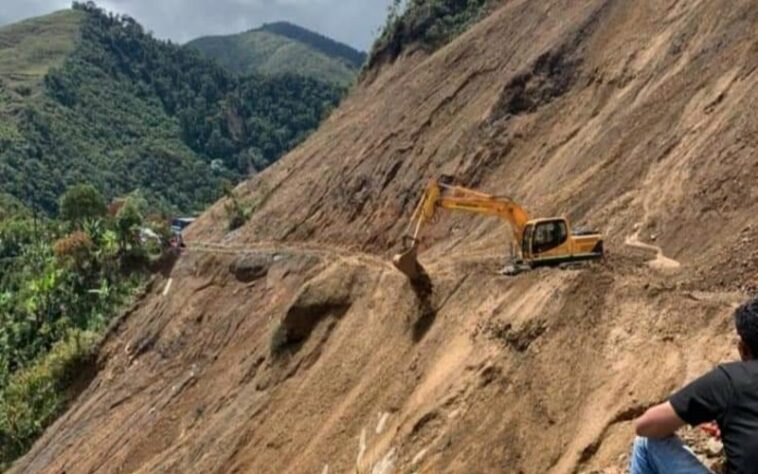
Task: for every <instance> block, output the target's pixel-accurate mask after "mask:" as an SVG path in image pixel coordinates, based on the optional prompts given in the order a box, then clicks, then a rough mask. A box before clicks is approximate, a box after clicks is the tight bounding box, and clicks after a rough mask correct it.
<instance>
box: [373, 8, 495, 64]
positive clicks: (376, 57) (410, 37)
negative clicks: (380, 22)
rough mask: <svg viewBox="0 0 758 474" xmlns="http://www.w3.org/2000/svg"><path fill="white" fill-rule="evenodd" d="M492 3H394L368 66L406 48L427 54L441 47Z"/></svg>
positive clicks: (480, 16)
mask: <svg viewBox="0 0 758 474" xmlns="http://www.w3.org/2000/svg"><path fill="white" fill-rule="evenodd" d="M490 3H491V0H408V2H406V3H405V4H403V2H402V1H401V0H394V2H393V4H392V6H391V7H390V11H389V15H388V17H387V23H386V25H385V27H384V30H383V31H382V34H381V35H380V36H379V39H378V40H376V42H375V43H374V46H373V48H372V51H371V56H370V58H369V61H368V66H369V67H371V66H374V65H375V64H377V63H379V62H380V61H387V60H388V61H392V60H394V59H395V58H396V57H398V56H399V55H400V53H402V52H403V51H404V50H405V49H406V48H407V47H408V46H410V45H412V44H417V45H419V46H421V47H422V48H424V49H426V50H428V51H434V50H436V49H437V48H440V47H441V46H444V45H445V44H447V43H448V42H450V41H451V40H453V39H454V38H455V37H456V36H458V35H459V34H461V33H462V32H464V31H465V30H466V29H467V28H468V27H470V26H471V25H472V24H474V23H476V22H477V21H478V20H480V19H481V18H482V17H483V15H484V13H485V12H486V10H487V6H488V5H489V4H490Z"/></svg>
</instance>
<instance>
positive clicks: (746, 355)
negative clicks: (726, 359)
mask: <svg viewBox="0 0 758 474" xmlns="http://www.w3.org/2000/svg"><path fill="white" fill-rule="evenodd" d="M737 349H738V350H739V351H740V357H741V358H742V360H753V358H754V357H753V353H752V351H751V350H750V348H749V347H748V345H747V344H745V341H744V340H743V339H742V338H741V337H740V341H739V342H738V343H737Z"/></svg>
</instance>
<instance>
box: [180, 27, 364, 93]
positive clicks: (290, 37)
mask: <svg viewBox="0 0 758 474" xmlns="http://www.w3.org/2000/svg"><path fill="white" fill-rule="evenodd" d="M187 47H188V48H196V49H197V50H198V51H200V52H201V53H202V54H203V55H204V56H206V57H208V58H212V59H215V60H216V61H218V63H219V64H221V65H222V66H224V67H225V68H227V69H229V70H230V71H233V72H235V73H237V74H251V73H261V74H265V75H268V76H278V75H281V74H299V75H303V76H306V77H312V78H315V79H319V80H322V81H327V82H331V83H335V84H339V85H341V86H345V85H348V84H350V83H351V82H352V81H353V80H354V79H355V77H356V75H357V74H358V71H359V70H360V68H361V66H362V65H363V63H364V61H365V60H366V54H365V53H362V52H360V51H357V50H355V49H353V48H351V47H350V46H347V45H345V44H342V43H338V42H336V41H334V40H331V39H329V38H327V37H325V36H322V35H319V34H318V33H314V32H312V31H309V30H307V29H305V28H301V27H299V26H297V25H293V24H291V23H287V22H278V23H269V24H266V25H263V26H262V27H260V28H257V29H254V30H250V31H247V32H245V33H240V34H236V35H228V36H206V37H202V38H198V39H196V40H193V41H191V42H189V43H188V44H187Z"/></svg>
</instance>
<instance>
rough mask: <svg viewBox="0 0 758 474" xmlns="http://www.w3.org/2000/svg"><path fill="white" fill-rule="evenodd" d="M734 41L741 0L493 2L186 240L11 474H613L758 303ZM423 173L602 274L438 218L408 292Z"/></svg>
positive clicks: (743, 71)
mask: <svg viewBox="0 0 758 474" xmlns="http://www.w3.org/2000/svg"><path fill="white" fill-rule="evenodd" d="M756 25H758V9H756V8H755V2H752V1H731V2H726V1H704V0H697V1H683V0H679V1H677V0H665V1H660V0H654V1H653V0H649V1H635V2H624V1H612V0H587V1H573V0H572V1H568V0H564V1H558V0H547V1H540V2H533V1H528V0H516V1H507V2H505V1H504V2H503V3H502V6H501V7H500V8H499V9H497V10H496V11H494V13H493V14H492V15H490V16H489V17H488V18H486V19H485V20H483V21H482V22H481V23H480V24H478V25H477V26H475V27H474V28H473V29H472V30H470V31H469V32H467V33H466V34H464V35H462V36H461V37H460V38H459V39H457V40H456V41H455V42H453V43H452V44H450V45H448V46H447V47H445V48H443V49H441V50H439V51H438V52H437V53H435V54H434V55H432V56H426V55H424V54H423V53H421V52H418V51H415V52H413V53H409V54H406V55H404V56H401V57H400V58H398V60H397V61H396V62H395V63H394V64H385V65H382V66H381V67H380V68H378V69H377V70H374V71H370V73H369V74H368V75H367V78H366V79H365V81H364V82H363V83H362V84H360V85H359V86H357V87H356V89H355V90H354V91H353V92H352V94H351V96H350V97H349V98H348V99H347V100H346V102H345V103H344V104H343V106H342V107H340V108H339V109H338V110H336V111H335V112H334V113H333V114H332V116H331V117H330V118H329V120H328V121H327V122H326V123H325V125H324V126H323V127H322V128H321V129H320V130H319V132H317V133H316V134H314V135H313V136H312V137H310V138H309V139H308V141H307V142H306V143H305V144H304V145H303V146H301V147H300V148H298V149H297V150H295V151H294V152H293V153H291V154H290V155H289V156H287V157H286V158H285V159H283V160H282V161H281V162H279V163H278V164H276V165H275V166H274V167H272V168H271V169H269V170H267V171H266V172H264V173H262V174H260V175H258V176H257V177H255V178H254V179H252V180H251V181H249V182H247V183H244V184H242V185H241V186H240V187H239V188H238V192H239V193H240V195H241V198H242V199H248V200H250V202H253V203H256V210H255V213H254V214H253V217H252V219H251V220H250V222H248V223H247V225H245V226H244V227H242V228H241V229H238V230H237V231H235V232H233V233H227V232H226V229H227V225H226V224H227V223H226V218H225V216H224V212H223V202H221V203H218V204H217V205H216V206H214V207H213V208H212V209H210V210H209V211H208V212H207V213H206V214H205V215H203V216H202V217H201V218H200V219H199V220H198V221H197V223H196V224H195V225H194V226H193V227H192V228H191V230H190V231H189V234H188V236H187V238H186V241H187V242H188V244H189V251H188V252H187V253H186V254H185V255H184V256H183V257H182V258H181V259H180V260H179V261H178V262H177V263H176V265H175V266H174V268H173V271H172V272H171V274H170V275H168V276H166V277H159V278H163V279H162V280H159V281H156V283H155V284H154V285H153V287H152V289H151V291H150V293H149V294H147V295H146V296H145V297H144V298H143V300H142V301H141V302H140V304H139V305H138V307H137V308H136V310H135V311H133V312H131V313H130V314H128V315H127V316H126V317H125V318H124V319H123V321H122V322H121V324H120V325H118V326H117V327H116V328H115V329H114V331H113V332H112V333H111V335H110V336H109V338H108V339H107V340H106V342H105V344H104V345H103V349H102V350H101V352H100V354H99V361H98V367H100V370H99V372H98V373H97V374H96V375H95V377H94V379H93V380H92V382H91V383H90V385H89V387H88V388H87V389H86V390H85V391H84V392H83V394H82V395H81V396H80V397H79V399H78V400H77V401H76V403H74V404H73V406H72V407H71V409H70V410H69V411H68V412H67V413H66V414H65V415H64V416H63V417H62V418H61V419H60V420H59V421H58V422H57V423H56V424H55V425H54V426H52V427H51V428H50V429H49V430H48V432H47V433H46V434H45V436H44V437H43V438H42V439H41V440H40V441H39V442H38V443H37V444H36V445H35V446H34V448H33V449H32V451H31V452H30V453H29V454H28V455H27V456H26V457H24V458H23V459H22V460H20V461H19V462H18V463H17V464H16V466H15V467H14V472H55V473H58V472H67V473H80V472H82V473H83V472H145V473H148V472H149V473H152V472H182V473H184V472H203V473H205V472H218V473H227V472H251V473H313V472H316V473H343V472H350V473H353V472H372V473H386V474H388V473H401V472H402V473H405V472H455V473H471V472H521V473H535V474H537V473H540V474H542V473H578V472H595V473H597V472H607V473H614V472H623V466H624V465H625V463H626V453H627V451H628V448H629V445H630V443H631V439H632V428H631V420H632V419H633V418H634V417H635V416H637V415H638V414H640V413H642V412H643V411H644V410H645V408H647V407H649V406H651V405H652V404H654V403H656V402H658V401H659V400H661V399H662V398H664V397H666V396H667V395H668V394H669V393H670V392H671V391H672V390H674V389H675V388H677V387H678V386H680V385H681V384H683V383H684V382H686V381H688V380H690V379H692V378H694V377H695V376H697V375H699V374H700V373H702V372H703V371H705V370H707V369H709V368H710V367H712V366H713V365H714V364H716V363H718V362H721V361H726V360H729V359H732V358H735V357H736V351H735V350H734V349H733V347H732V340H733V339H732V321H731V319H730V318H731V313H732V311H733V309H734V308H735V307H736V305H737V304H739V303H740V302H741V301H743V300H744V299H745V298H746V297H747V296H748V294H750V293H753V292H755V291H757V290H758V277H757V272H756V268H757V265H758V253H757V252H758V250H756V249H758V238H756V230H758V221H756V216H758V186H756V185H755V183H758V158H756V157H757V156H758V153H757V150H756V146H757V145H758V117H756V110H758V88H755V87H754V85H755V83H756V80H757V79H758V54H756V53H757V52H758V49H757V47H756V42H755V31H756ZM442 174H445V175H452V176H455V177H456V178H457V179H458V180H459V181H460V182H462V183H465V184H466V185H468V186H471V187H475V188H479V189H482V190H483V191H487V192H491V193H494V194H498V195H508V196H511V197H512V198H514V199H515V200H516V201H518V202H520V203H522V204H523V205H524V206H525V207H526V208H527V209H528V210H529V211H530V213H531V214H532V215H534V216H547V215H565V216H567V217H569V218H570V219H571V220H572V222H573V223H574V224H576V225H578V226H586V227H593V228H598V229H601V230H602V231H603V233H604V234H605V236H606V249H607V250H608V258H606V259H605V260H604V261H602V262H596V263H591V264H588V265H587V266H584V267H580V268H577V269H569V270H558V269H540V270H537V271H533V272H529V273H525V274H522V275H519V276H517V277H505V276H498V275H497V270H498V269H499V268H500V267H502V264H503V258H504V257H505V256H506V254H507V251H508V248H509V243H508V240H507V239H508V235H509V232H508V230H507V229H505V228H504V227H503V225H502V224H501V223H499V222H498V221H496V220H492V219H487V218H481V217H479V216H470V215H461V214H455V215H453V214H451V215H447V216H443V218H442V219H440V220H439V222H436V223H435V224H433V225H431V226H430V227H428V228H427V229H425V231H424V234H423V239H424V242H423V246H422V249H421V261H422V263H423V264H424V267H425V269H426V270H427V272H428V276H429V281H428V284H427V285H424V286H423V287H416V288H414V287H413V286H411V285H410V283H409V282H408V281H407V280H405V279H404V277H403V276H402V275H401V274H399V273H398V272H397V271H396V270H395V269H394V268H393V267H392V266H391V264H390V263H389V258H388V257H389V256H390V255H392V254H393V253H395V252H396V251H397V250H399V247H400V241H401V237H402V235H403V232H404V229H405V227H406V226H407V224H408V220H407V219H408V217H409V215H410V213H411V211H412V209H413V206H414V205H415V202H416V199H417V198H418V196H419V193H420V192H421V190H422V188H423V185H424V183H425V182H426V180H427V179H428V178H430V177H433V176H439V175H442ZM169 278H170V280H169ZM169 281H170V282H171V283H170V285H169V283H168V282H169Z"/></svg>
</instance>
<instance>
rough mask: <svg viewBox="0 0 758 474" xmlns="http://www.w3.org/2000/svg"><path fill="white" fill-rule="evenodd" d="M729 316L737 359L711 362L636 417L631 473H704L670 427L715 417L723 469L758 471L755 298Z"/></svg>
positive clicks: (737, 472) (746, 473)
mask: <svg viewBox="0 0 758 474" xmlns="http://www.w3.org/2000/svg"><path fill="white" fill-rule="evenodd" d="M734 319H735V323H736V326H737V334H738V335H739V343H738V349H739V353H740V357H741V358H742V361H741V362H733V363H729V364H723V365H720V366H718V367H716V368H715V369H714V370H712V371H711V372H709V373H708V374H706V375H704V376H702V377H700V378H699V379H697V380H695V381H694V382H692V383H691V384H689V385H687V386H686V387H684V388H683V389H682V390H680V391H679V392H677V393H675V394H674V395H672V396H671V398H670V399H669V401H667V402H665V403H662V404H660V405H657V406H655V407H653V408H651V409H649V410H648V411H647V412H646V413H645V414H644V415H642V416H641V417H640V418H638V419H637V420H636V421H635V429H636V431H637V435H638V438H637V440H636V441H635V443H634V449H633V451H632V459H631V464H630V467H629V471H630V473H631V474H685V473H686V474H701V473H709V472H710V471H709V470H708V469H706V467H705V466H703V465H702V464H701V463H700V461H698V459H697V458H696V457H695V455H694V454H692V452H691V451H690V450H689V449H688V448H687V447H685V446H684V444H682V442H681V441H680V440H679V438H677V437H676V436H674V433H675V432H676V430H678V429H679V428H681V427H682V426H684V425H685V424H689V425H691V426H698V425H701V424H704V423H710V422H714V421H715V423H716V424H717V425H718V429H717V430H716V431H717V432H718V431H720V436H721V438H722V440H723V442H724V451H725V453H726V458H727V468H728V471H727V472H728V473H729V474H752V473H758V298H755V299H753V300H751V301H749V302H747V303H745V304H744V305H742V306H740V307H739V308H738V309H737V310H736V311H735V313H734Z"/></svg>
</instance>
